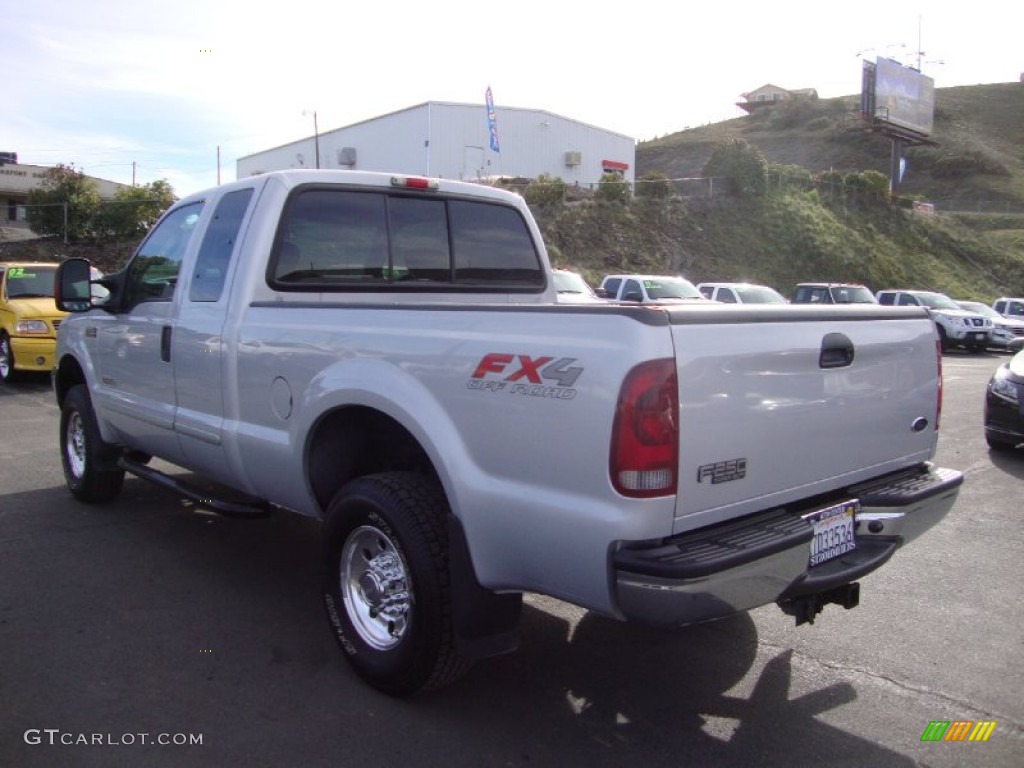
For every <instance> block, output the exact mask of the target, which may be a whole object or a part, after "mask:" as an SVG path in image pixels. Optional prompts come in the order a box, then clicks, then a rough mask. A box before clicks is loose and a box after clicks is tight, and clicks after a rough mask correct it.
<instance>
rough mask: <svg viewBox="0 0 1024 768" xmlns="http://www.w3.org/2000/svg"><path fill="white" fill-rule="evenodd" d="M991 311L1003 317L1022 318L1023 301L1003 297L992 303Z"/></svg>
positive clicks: (1023, 311) (1023, 315) (1023, 312)
mask: <svg viewBox="0 0 1024 768" xmlns="http://www.w3.org/2000/svg"><path fill="white" fill-rule="evenodd" d="M992 309H994V310H995V311H996V312H998V313H999V314H1000V315H1002V316H1003V317H1024V299H1011V298H1007V297H1005V296H1004V297H1003V298H1001V299H996V300H995V301H993V302H992Z"/></svg>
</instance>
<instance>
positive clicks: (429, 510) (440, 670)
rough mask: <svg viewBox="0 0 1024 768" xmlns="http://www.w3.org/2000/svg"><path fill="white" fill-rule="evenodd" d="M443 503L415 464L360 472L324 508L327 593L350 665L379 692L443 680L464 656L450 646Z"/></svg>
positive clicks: (463, 664) (460, 669)
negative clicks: (373, 472) (402, 468)
mask: <svg viewBox="0 0 1024 768" xmlns="http://www.w3.org/2000/svg"><path fill="white" fill-rule="evenodd" d="M447 514H448V504H447V501H446V500H445V498H444V493H443V492H442V490H441V488H440V487H439V486H438V484H437V483H436V482H435V481H433V480H431V479H429V478H427V477H425V476H423V475H420V474H416V473H411V472H389V473H383V474H379V475H370V476H368V477H363V478H360V479H357V480H355V481H353V482H351V483H349V484H348V485H347V486H345V487H344V488H342V489H341V490H340V491H339V492H338V494H337V495H336V496H335V497H334V500H333V501H332V502H331V504H330V507H329V508H328V512H327V526H326V532H327V541H326V553H327V557H326V574H325V586H324V600H325V602H326V604H327V611H328V616H329V618H330V621H331V624H332V625H333V627H334V630H335V633H336V635H337V637H338V642H339V643H341V646H342V648H343V649H344V650H345V653H346V654H347V657H348V660H349V663H351V665H352V667H353V668H354V669H355V671H356V673H357V674H358V675H359V676H360V677H362V678H363V679H364V680H365V681H366V682H368V683H369V684H370V685H372V686H374V687H375V688H377V689H378V690H380V691H383V692H384V693H388V694H391V695H396V696H405V695H410V694H413V693H416V692H418V691H422V690H428V689H431V688H440V687H441V686H443V685H445V684H447V683H450V682H452V681H453V680H455V679H457V678H458V677H460V676H461V675H462V674H464V673H465V672H466V671H467V670H468V669H469V667H470V663H469V662H468V661H466V660H465V659H463V658H462V657H461V656H459V655H458V653H457V652H456V649H455V639H454V629H453V625H452V598H451V584H450V576H449V571H448V563H447V544H448V542H447V528H446V519H445V518H446V515H447Z"/></svg>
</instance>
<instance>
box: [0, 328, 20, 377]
mask: <svg viewBox="0 0 1024 768" xmlns="http://www.w3.org/2000/svg"><path fill="white" fill-rule="evenodd" d="M15 378H17V371H15V370H14V352H13V351H11V339H10V337H9V336H8V335H7V334H6V333H4V332H3V331H0V381H3V382H4V383H5V384H10V383H11V382H12V381H14V380H15Z"/></svg>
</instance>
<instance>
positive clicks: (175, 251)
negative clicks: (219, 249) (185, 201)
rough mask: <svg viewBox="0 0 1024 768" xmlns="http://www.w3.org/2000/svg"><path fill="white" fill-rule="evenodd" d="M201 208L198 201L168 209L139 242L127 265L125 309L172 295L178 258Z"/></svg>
mask: <svg viewBox="0 0 1024 768" xmlns="http://www.w3.org/2000/svg"><path fill="white" fill-rule="evenodd" d="M202 209H203V204H202V203H201V202H200V203H190V204H189V205H183V206H182V207H181V208H178V209H176V210H174V211H171V213H169V214H168V215H167V216H166V217H165V218H164V219H163V220H162V221H161V222H160V223H159V224H158V225H157V227H156V229H154V230H153V231H152V232H151V233H150V234H149V237H147V238H146V240H145V242H143V243H142V246H141V247H140V248H139V250H138V252H137V253H136V254H135V258H133V259H132V263H131V264H129V265H128V277H127V280H126V282H125V304H124V306H125V308H126V309H129V308H131V307H134V306H135V305H136V304H138V303H140V302H143V301H154V300H156V301H170V299H171V297H173V296H174V288H175V286H176V285H177V283H178V271H179V270H180V269H181V260H182V258H183V257H184V255H185V251H186V250H187V249H188V244H189V241H190V240H191V239H192V234H193V233H194V232H195V229H196V222H197V221H199V214H200V213H201V212H202Z"/></svg>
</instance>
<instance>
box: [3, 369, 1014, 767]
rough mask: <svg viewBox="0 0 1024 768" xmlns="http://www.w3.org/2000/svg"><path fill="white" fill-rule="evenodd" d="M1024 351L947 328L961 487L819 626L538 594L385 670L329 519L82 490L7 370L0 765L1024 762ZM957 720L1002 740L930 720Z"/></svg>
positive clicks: (946, 426) (943, 451)
mask: <svg viewBox="0 0 1024 768" xmlns="http://www.w3.org/2000/svg"><path fill="white" fill-rule="evenodd" d="M1005 359H1006V357H1005V356H1004V355H998V354H988V353H986V354H981V355H971V354H968V353H961V352H958V351H953V352H950V353H949V354H947V355H946V356H945V359H944V371H945V398H944V408H943V417H942V430H941V432H940V441H939V451H938V456H937V457H936V462H937V463H938V464H940V465H942V466H949V467H953V468H956V469H959V470H961V471H963V472H964V473H965V474H966V481H965V484H964V487H963V489H962V491H961V494H960V498H959V500H958V502H957V504H956V506H955V507H954V509H953V511H952V512H951V513H950V514H949V515H948V516H947V518H946V519H945V520H943V521H942V522H941V523H940V524H939V525H938V526H937V527H936V528H934V529H932V530H931V531H929V532H928V533H927V534H925V536H923V537H922V538H921V539H919V540H918V541H916V542H914V543H913V544H912V545H911V546H908V547H907V548H906V549H904V550H902V551H900V552H898V553H897V554H896V556H895V557H894V559H893V560H892V561H891V562H890V563H889V564H887V565H886V566H885V567H884V568H883V569H882V570H880V571H879V572H877V573H875V574H871V575H869V576H868V577H866V578H865V579H863V581H862V590H861V605H860V606H859V607H857V608H856V609H854V610H850V611H845V610H843V609H842V608H840V607H838V606H829V607H828V608H826V609H825V612H824V613H823V614H822V615H821V616H819V617H818V619H817V620H816V622H815V623H814V624H813V625H811V626H802V627H799V628H797V627H794V626H793V620H792V619H791V618H790V617H788V616H785V615H784V614H782V613H781V612H780V611H779V610H778V609H777V608H775V607H774V606H768V607H764V608H759V609H757V610H755V611H752V612H751V613H749V614H744V615H741V616H738V617H735V618H733V619H729V620H725V621H721V622H718V623H714V624H709V625H704V626H699V627H692V628H688V629H684V630H677V631H655V630H650V629H644V628H641V627H636V626H633V625H624V624H620V623H618V622H615V621H611V620H608V619H604V618H601V617H597V616H595V615H593V614H590V613H587V612H584V611H582V610H580V609H578V608H576V607H574V606H570V605H567V604H564V603H561V602H558V601H555V600H551V599H549V598H545V597H540V596H535V595H530V596H527V598H526V605H525V608H524V621H523V632H522V636H523V642H522V647H521V648H520V650H519V651H518V652H516V653H515V654H513V655H510V656H506V657H502V658H497V659H491V660H487V661H485V662H481V663H479V664H478V665H477V666H476V667H474V669H473V670H472V671H471V672H470V673H469V674H468V675H467V676H466V677H465V678H464V679H462V680H460V681H459V682H458V683H456V684H455V685H452V686H451V687H449V688H446V689H444V690H442V691H439V692H436V693H431V694H427V695H423V696H419V697H415V698H412V699H407V700H396V699H391V698H388V697H386V696H384V695H382V694H379V693H377V692H375V691H373V690H371V689H369V688H368V687H367V686H365V685H364V684H362V683H361V682H360V681H359V680H358V679H357V678H356V677H355V675H354V674H353V673H352V672H351V671H350V670H349V668H348V666H347V665H346V663H345V661H344V659H343V658H342V656H341V653H340V651H339V649H338V647H337V644H336V643H335V641H334V638H333V636H332V634H331V632H330V631H329V629H328V627H327V622H326V620H325V617H324V611H323V608H322V606H321V603H320V598H319V588H318V587H319V571H318V568H319V552H320V550H319V524H318V523H317V522H316V521H312V520H306V519H302V518H299V517H295V516H291V515H288V514H275V515H272V516H271V517H269V518H265V519H258V520H237V519H227V518H222V517H217V516H214V515H210V514H207V513H205V512H203V511H201V510H197V509H195V508H194V507H193V506H191V505H189V504H186V503H184V502H183V501H182V500H180V499H178V498H176V497H175V496H174V495H173V494H172V493H170V492H168V491H166V490H163V489H159V488H156V487H153V486H151V485H148V484H146V483H144V482H143V481H141V480H138V479H132V478H129V479H128V480H127V481H126V484H125V490H124V492H123V493H122V494H121V496H120V497H119V498H118V499H117V500H116V501H115V502H114V503H112V504H109V505H103V506H96V507H89V506H86V505H82V504H79V503H77V502H75V501H74V500H73V499H72V498H71V497H70V495H69V494H68V493H67V491H66V490H65V488H64V484H63V478H62V475H61V471H60V461H59V456H58V451H57V419H58V413H57V409H56V405H55V403H54V401H53V398H52V395H51V393H50V391H49V387H48V382H46V381H45V380H30V381H26V382H24V383H21V384H18V385H15V386H3V385H0V467H2V469H0V766H11V767H19V768H20V767H21V766H56V765H60V766H111V765H125V766H189V765H203V766H246V767H247V768H249V767H257V766H303V767H311V766H370V765H372V766H439V767H441V766H443V767H444V768H461V767H463V766H466V767H467V768H468V767H470V766H472V767H473V768H477V767H479V766H534V767H535V766H559V767H561V766H584V765H585V766H587V768H597V767H598V766H616V767H617V766H634V765H635V766H640V765H643V766H688V765H701V766H775V765H787V766H794V765H798V766H810V765H829V766H904V765H906V766H911V765H927V766H962V765H969V766H974V765H977V766H996V767H999V766H1007V767H1009V766H1013V767H1014V768H1019V766H1021V765H1024V696H1022V695H1021V690H1022V688H1024V618H1022V616H1021V609H1020V598H1019V596H1018V590H1019V585H1020V584H1021V583H1022V581H1024V579H1022V577H1024V565H1022V560H1021V552H1022V551H1024V547H1022V546H1021V545H1022V544H1024V534H1022V530H1024V529H1022V523H1021V517H1022V514H1024V509H1022V506H1024V505H1022V503H1021V499H1022V488H1024V486H1022V484H1021V481H1022V480H1024V449H1021V451H1019V452H1018V453H1017V454H1011V455H1002V454H1000V455H996V454H992V453H990V452H989V451H988V449H987V447H986V446H985V442H984V436H983V432H982V428H981V419H982V403H983V396H984V389H985V382H986V381H987V380H988V377H989V375H990V374H991V373H992V371H993V370H995V368H996V367H997V366H998V365H999V363H1000V362H1002V361H1003V360H1005ZM933 721H939V722H945V721H949V722H950V723H955V722H956V721H963V722H971V723H990V722H994V723H995V726H994V728H993V729H992V730H991V733H990V735H989V737H988V739H987V741H984V742H979V741H974V742H971V741H967V740H964V741H937V742H933V741H922V735H923V734H924V733H925V731H926V730H927V729H928V727H929V724H930V723H931V722H933Z"/></svg>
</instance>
